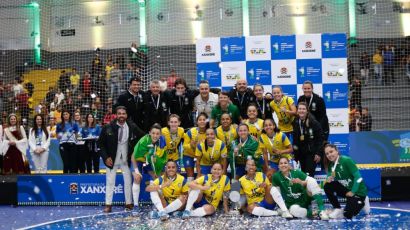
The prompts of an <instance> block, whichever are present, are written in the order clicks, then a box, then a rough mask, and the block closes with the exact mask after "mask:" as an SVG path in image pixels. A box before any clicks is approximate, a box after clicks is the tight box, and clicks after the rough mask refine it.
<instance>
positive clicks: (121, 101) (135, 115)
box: [112, 77, 144, 128]
mask: <svg viewBox="0 0 410 230" xmlns="http://www.w3.org/2000/svg"><path fill="white" fill-rule="evenodd" d="M129 85H130V86H129V89H128V91H127V92H125V93H123V94H121V95H120V96H119V97H118V99H117V103H116V104H115V105H114V108H113V109H112V111H115V108H116V107H117V106H120V105H121V106H124V107H125V108H126V109H127V113H128V114H129V118H130V119H131V120H132V121H133V122H134V123H135V124H136V125H137V126H138V127H140V128H143V123H142V121H143V103H144V92H143V91H142V90H140V88H141V78H139V77H133V78H131V79H130V82H129Z"/></svg>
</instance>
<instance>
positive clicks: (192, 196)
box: [185, 190, 199, 211]
mask: <svg viewBox="0 0 410 230" xmlns="http://www.w3.org/2000/svg"><path fill="white" fill-rule="evenodd" d="M198 196H199V190H191V191H190V192H189V194H188V201H187V202H186V207H185V210H188V211H190V210H191V209H192V206H193V205H194V203H195V201H196V200H197V199H198Z"/></svg>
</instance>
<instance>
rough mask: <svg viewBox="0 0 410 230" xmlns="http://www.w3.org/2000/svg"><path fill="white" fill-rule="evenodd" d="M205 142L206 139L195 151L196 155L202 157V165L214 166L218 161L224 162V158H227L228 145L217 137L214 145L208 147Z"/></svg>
mask: <svg viewBox="0 0 410 230" xmlns="http://www.w3.org/2000/svg"><path fill="white" fill-rule="evenodd" d="M205 142H206V140H205V141H203V142H201V143H199V144H198V145H197V147H196V151H195V156H196V157H201V161H200V162H199V164H200V165H205V166H212V165H213V164H214V163H216V162H219V163H222V159H223V158H227V156H228V154H227V151H226V147H225V144H224V143H223V142H222V141H221V140H219V139H215V142H214V146H213V147H210V146H208V147H207V148H206V146H205Z"/></svg>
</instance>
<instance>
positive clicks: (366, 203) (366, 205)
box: [363, 196, 370, 215]
mask: <svg viewBox="0 0 410 230" xmlns="http://www.w3.org/2000/svg"><path fill="white" fill-rule="evenodd" d="M363 211H364V213H365V214H366V215H369V214H370V200H369V197H368V196H366V199H365V200H364V207H363Z"/></svg>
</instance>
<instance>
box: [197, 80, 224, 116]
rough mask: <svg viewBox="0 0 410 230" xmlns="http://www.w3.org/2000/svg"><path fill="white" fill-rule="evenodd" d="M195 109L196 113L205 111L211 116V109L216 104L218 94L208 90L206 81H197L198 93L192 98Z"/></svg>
mask: <svg viewBox="0 0 410 230" xmlns="http://www.w3.org/2000/svg"><path fill="white" fill-rule="evenodd" d="M194 104H195V109H196V111H197V113H198V114H199V113H202V112H204V113H206V114H207V115H208V117H211V112H212V109H213V108H214V107H215V106H216V105H217V104H218V94H215V93H212V92H210V88H209V83H208V81H205V80H203V81H201V82H200V83H199V95H198V96H196V97H195V99H194Z"/></svg>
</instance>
